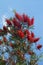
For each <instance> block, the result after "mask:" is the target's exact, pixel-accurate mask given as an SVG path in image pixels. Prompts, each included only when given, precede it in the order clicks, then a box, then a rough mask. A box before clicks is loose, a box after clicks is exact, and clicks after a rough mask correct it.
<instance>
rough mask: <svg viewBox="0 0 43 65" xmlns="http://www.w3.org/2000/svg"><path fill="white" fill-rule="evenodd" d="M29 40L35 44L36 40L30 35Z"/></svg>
mask: <svg viewBox="0 0 43 65" xmlns="http://www.w3.org/2000/svg"><path fill="white" fill-rule="evenodd" d="M27 39H28V41H30V42H31V43H33V42H34V38H32V36H31V35H30V36H27Z"/></svg>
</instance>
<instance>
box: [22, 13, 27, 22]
mask: <svg viewBox="0 0 43 65" xmlns="http://www.w3.org/2000/svg"><path fill="white" fill-rule="evenodd" d="M23 21H24V22H27V15H25V14H23Z"/></svg>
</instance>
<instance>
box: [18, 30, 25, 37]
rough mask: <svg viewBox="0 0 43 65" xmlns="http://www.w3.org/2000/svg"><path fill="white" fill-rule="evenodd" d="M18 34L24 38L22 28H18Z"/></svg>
mask: <svg viewBox="0 0 43 65" xmlns="http://www.w3.org/2000/svg"><path fill="white" fill-rule="evenodd" d="M18 35H19V36H20V38H24V33H23V32H22V30H18Z"/></svg>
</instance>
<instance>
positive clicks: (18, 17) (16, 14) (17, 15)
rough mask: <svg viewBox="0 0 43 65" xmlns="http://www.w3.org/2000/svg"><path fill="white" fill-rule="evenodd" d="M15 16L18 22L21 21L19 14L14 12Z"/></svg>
mask: <svg viewBox="0 0 43 65" xmlns="http://www.w3.org/2000/svg"><path fill="white" fill-rule="evenodd" d="M15 16H16V18H17V19H18V20H19V21H23V17H22V16H21V15H20V14H19V13H17V12H15Z"/></svg>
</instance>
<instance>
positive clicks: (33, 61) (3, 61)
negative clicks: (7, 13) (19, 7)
mask: <svg viewBox="0 0 43 65" xmlns="http://www.w3.org/2000/svg"><path fill="white" fill-rule="evenodd" d="M5 20H6V21H5V22H6V23H7V25H6V26H3V29H0V37H2V39H0V65H38V64H37V62H38V60H39V57H40V56H37V54H36V53H35V52H34V49H33V47H34V45H35V49H37V50H40V48H41V47H42V45H41V44H38V45H36V43H37V42H38V41H39V39H40V38H39V37H38V38H37V37H35V34H34V33H33V32H32V31H31V30H30V29H33V27H34V18H30V17H29V16H27V15H26V14H22V15H20V14H19V13H17V12H15V16H14V17H12V18H10V19H5ZM7 35H8V36H9V35H10V36H9V38H8V39H7ZM26 54H28V55H29V57H30V58H29V59H28V61H27V59H26Z"/></svg>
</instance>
